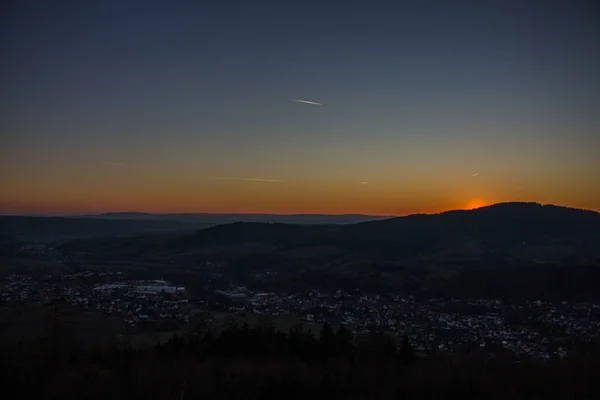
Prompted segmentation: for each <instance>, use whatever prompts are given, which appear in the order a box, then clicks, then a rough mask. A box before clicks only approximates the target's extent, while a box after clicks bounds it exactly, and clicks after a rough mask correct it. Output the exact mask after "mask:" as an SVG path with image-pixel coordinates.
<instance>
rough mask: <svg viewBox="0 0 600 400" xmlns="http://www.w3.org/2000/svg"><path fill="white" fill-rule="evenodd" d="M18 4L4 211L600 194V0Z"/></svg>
mask: <svg viewBox="0 0 600 400" xmlns="http://www.w3.org/2000/svg"><path fill="white" fill-rule="evenodd" d="M0 7H2V8H1V9H0V10H1V11H0V18H1V19H0V46H1V47H0V51H1V52H0V54H1V55H2V61H0V68H1V72H2V73H1V76H0V132H1V134H2V137H1V139H0V168H1V169H0V171H1V172H0V174H1V175H0V213H21V214H29V213H82V212H104V211H145V212H264V213H335V214H340V213H369V214H386V215H389V214H395V215H402V214H407V213H414V212H434V211H441V210H446V209H452V208H462V207H467V206H474V205H479V204H490V203H495V202H500V201H537V202H541V203H553V204H560V205H567V206H573V207H582V208H588V209H595V210H600V72H599V71H600V11H599V8H598V6H597V5H595V2H594V1H592V0H589V1H579V0H552V1H533V0H472V1H469V0H406V1H402V0H396V1H386V2H377V1H360V2H354V1H342V2H337V1H323V0H320V1H271V2H260V1H247V0H244V1H212V2H205V1H179V0H165V1H158V0H139V1H137V0H127V1H124V0H102V1H100V0H89V1H80V0H77V1H67V0H37V1H35V0H28V1H25V0H19V1H17V0H12V1H4V2H2V6H0ZM292 98H293V99H303V100H309V101H314V102H319V103H323V105H322V106H319V105H310V104H305V103H298V102H294V101H291V100H290V99H292ZM225 178H240V179H225ZM244 179H254V180H244ZM256 179H264V180H268V181H261V180H256Z"/></svg>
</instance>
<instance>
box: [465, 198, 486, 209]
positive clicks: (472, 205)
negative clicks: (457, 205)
mask: <svg viewBox="0 0 600 400" xmlns="http://www.w3.org/2000/svg"><path fill="white" fill-rule="evenodd" d="M487 205H488V204H487V203H486V202H485V201H483V200H481V199H473V200H471V201H469V202H468V203H467V205H466V206H465V209H466V210H475V209H476V208H481V207H485V206H487Z"/></svg>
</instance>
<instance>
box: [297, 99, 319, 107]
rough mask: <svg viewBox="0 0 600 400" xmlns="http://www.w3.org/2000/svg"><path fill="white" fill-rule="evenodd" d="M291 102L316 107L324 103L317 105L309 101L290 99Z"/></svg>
mask: <svg viewBox="0 0 600 400" xmlns="http://www.w3.org/2000/svg"><path fill="white" fill-rule="evenodd" d="M290 100H291V101H295V102H296V103H304V104H312V105H314V106H322V105H323V103H317V102H314V101H308V100H298V99H290Z"/></svg>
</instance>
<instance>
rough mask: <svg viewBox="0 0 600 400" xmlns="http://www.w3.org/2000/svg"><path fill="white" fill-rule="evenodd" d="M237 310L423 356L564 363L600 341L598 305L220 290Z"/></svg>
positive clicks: (339, 292)
mask: <svg viewBox="0 0 600 400" xmlns="http://www.w3.org/2000/svg"><path fill="white" fill-rule="evenodd" d="M216 292H217V294H219V295H222V296H226V297H227V298H228V299H229V300H230V301H231V303H230V304H229V305H228V309H229V310H230V311H231V312H251V313H254V314H261V315H270V316H274V317H278V316H291V317H296V318H298V319H299V320H304V321H307V322H316V323H325V322H330V323H342V324H347V325H349V326H351V327H352V329H353V333H354V334H357V335H360V334H366V333H367V332H369V331H370V330H371V329H372V327H377V328H379V329H383V330H385V331H388V332H390V333H395V334H398V335H400V334H405V333H406V334H408V336H409V338H410V340H411V342H412V343H413V344H414V345H415V346H416V347H417V349H418V350H420V351H450V352H453V351H469V350H473V349H477V348H486V347H488V348H501V349H504V350H506V351H510V352H512V353H515V354H517V355H519V356H529V357H535V358H541V359H548V358H551V357H561V358H563V357H566V356H567V355H568V353H569V347H570V346H571V345H572V344H573V343H574V342H577V341H591V340H597V339H598V338H599V337H600V306H598V305H595V304H591V303H568V302H560V303H558V304H556V303H551V302H541V301H534V302H525V303H522V304H506V303H504V302H502V301H500V300H490V299H470V300H463V299H442V298H430V299H419V300H417V299H415V298H414V297H412V296H401V295H396V294H387V295H372V296H369V295H364V294H349V293H343V292H342V291H341V290H338V291H337V292H336V293H329V294H328V293H320V292H319V291H316V290H314V291H311V292H308V293H303V294H288V293H281V294H276V293H258V292H252V291H248V290H246V289H245V288H244V287H241V286H237V287H232V288H230V289H228V290H219V291H216Z"/></svg>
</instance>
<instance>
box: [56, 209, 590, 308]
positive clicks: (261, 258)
mask: <svg viewBox="0 0 600 400" xmlns="http://www.w3.org/2000/svg"><path fill="white" fill-rule="evenodd" d="M598 243H600V214H599V213H596V212H592V211H585V210H578V209H572V208H566V207H559V206H552V205H540V204H536V203H503V204H496V205H493V206H489V207H483V208H480V209H476V210H470V211H448V212H444V213H440V214H431V215H425V214H420V215H410V216H406V217H397V218H389V219H385V220H380V221H369V222H361V223H356V224H321V225H309V224H302V225H301V224H284V223H263V222H235V223H231V224H222V225H217V226H213V227H209V228H207V229H202V230H198V231H196V232H193V233H186V232H181V233H179V234H176V235H160V236H151V235H146V236H143V237H139V238H128V239H125V238H123V239H120V238H112V239H102V240H98V239H89V240H84V241H76V242H71V243H68V244H67V245H65V246H64V249H65V251H68V252H71V251H76V252H81V251H83V252H89V253H90V254H93V255H94V260H95V261H102V262H109V263H110V262H116V263H131V264H135V263H137V262H140V260H143V261H144V262H150V263H152V260H155V264H156V265H165V263H166V262H167V263H169V264H168V265H173V266H178V265H181V266H182V267H183V268H185V265H195V264H196V263H197V262H199V261H201V260H206V259H213V260H217V261H223V262H224V264H225V265H226V266H227V269H228V274H231V276H234V277H237V278H238V279H240V280H242V281H246V280H247V279H250V281H251V280H252V276H253V273H254V272H260V271H278V274H275V275H273V276H271V277H269V278H268V279H262V280H260V282H258V283H255V284H256V285H258V286H257V287H260V288H261V289H267V290H277V289H281V288H291V289H290V290H296V289H300V288H306V287H312V286H318V287H326V288H328V289H335V288H336V287H345V288H357V287H361V288H363V289H365V290H384V289H386V288H388V289H389V288H391V287H394V288H396V289H398V290H408V291H411V292H415V293H416V292H419V291H429V292H431V291H435V292H436V293H437V292H439V293H449V294H452V295H458V293H469V294H470V295H473V296H475V295H477V294H480V295H492V294H493V295H498V294H502V293H505V294H507V295H508V294H511V295H514V296H517V295H518V296H524V295H526V294H527V293H528V292H527V291H528V290H529V289H528V288H531V292H530V294H533V293H536V294H539V295H540V296H542V295H548V296H550V295H554V296H559V295H561V294H564V295H569V296H572V295H573V294H574V293H577V291H578V290H581V294H582V295H584V294H585V295H586V296H587V295H590V294H593V293H594V290H592V288H591V287H590V286H589V285H587V283H589V282H596V278H597V276H600V272H599V271H600V268H599V267H600V246H598ZM171 261H172V262H171ZM525 267H526V268H527V269H522V268H525ZM575 268H577V270H575ZM543 271H547V274H548V275H543V276H539V274H540V273H542V274H543V273H544V272H543ZM571 272H572V273H571ZM566 277H571V279H566ZM542 278H543V279H542ZM478 281H479V282H480V284H477V282H478ZM511 282H512V283H511ZM516 282H519V284H518V285H517V284H516ZM544 282H545V283H544ZM586 282H587V283H586ZM449 285H450V286H449ZM534 286H535V288H534ZM534 289H535V290H534ZM386 290H387V289H386ZM515 291H516V293H515ZM457 292H458V293H457ZM590 296H591V295H590ZM588 297H589V296H588Z"/></svg>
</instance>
